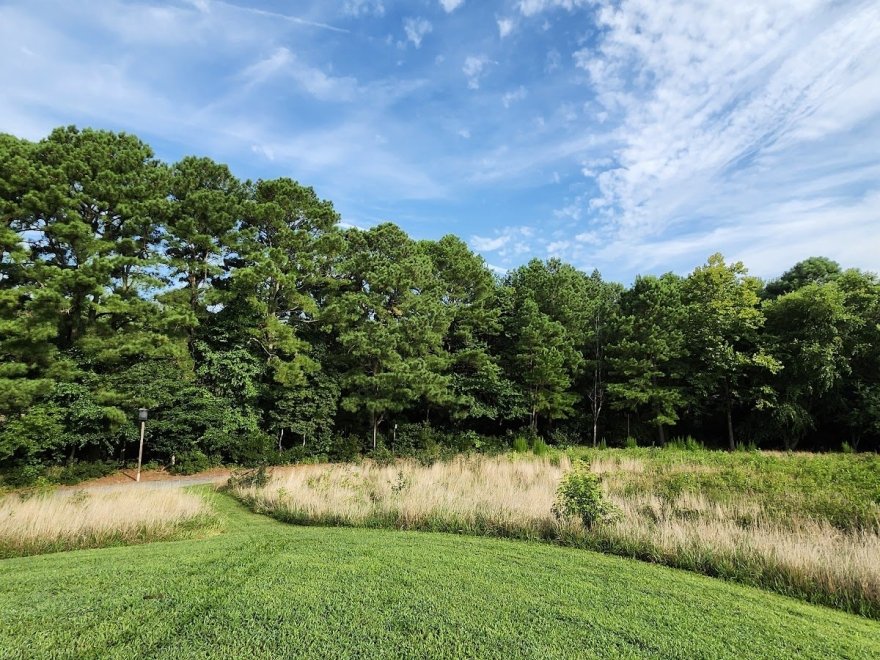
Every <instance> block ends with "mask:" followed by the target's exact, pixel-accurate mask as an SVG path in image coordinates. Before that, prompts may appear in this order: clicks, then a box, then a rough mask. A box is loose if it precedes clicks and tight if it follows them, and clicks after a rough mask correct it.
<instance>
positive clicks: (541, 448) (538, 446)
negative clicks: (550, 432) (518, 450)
mask: <svg viewBox="0 0 880 660" xmlns="http://www.w3.org/2000/svg"><path fill="white" fill-rule="evenodd" d="M532 453H533V454H534V455H535V456H546V455H547V454H548V453H550V447H549V446H548V445H547V443H546V442H544V439H543V438H535V439H534V440H533V441H532Z"/></svg>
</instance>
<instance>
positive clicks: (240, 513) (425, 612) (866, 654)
mask: <svg viewBox="0 0 880 660" xmlns="http://www.w3.org/2000/svg"><path fill="white" fill-rule="evenodd" d="M212 506H213V507H214V509H215V510H216V511H217V512H218V515H220V516H221V517H222V519H223V530H224V531H223V533H221V534H217V535H213V536H211V537H209V538H205V539H199V540H192V539H191V540H183V541H173V542H167V543H149V544H144V545H136V546H130V547H114V548H105V549H101V550H78V551H73V552H63V553H54V554H47V555H42V556H35V557H19V558H13V559H5V560H3V561H0V611H2V612H3V616H2V617H0V657H3V658H33V657H53V658H94V657H101V658H130V657H150V658H158V659H161V658H195V657H200V658H205V657H218V658H221V657H222V658H230V657H235V658H239V657H240V658H280V657H393V658H401V657H403V658H408V657H425V656H426V655H430V656H431V657H437V658H453V657H456V658H457V657H474V656H479V657H487V658H517V657H541V658H566V657H571V658H575V657H576V658H591V657H614V658H635V657H638V658H791V657H801V658H823V659H824V658H836V657H840V658H871V657H877V656H878V654H880V623H878V622H877V621H873V620H870V619H866V618H863V617H857V616H854V615H852V614H847V613H844V612H840V611H835V610H830V609H827V608H823V607H817V606H814V605H810V604H807V603H803V602H799V601H797V600H793V599H791V598H786V597H784V596H779V595H776V594H772V593H769V592H766V591H763V590H759V589H754V588H751V587H747V586H742V585H737V584H732V583H730V582H725V581H722V580H713V579H711V578H707V577H704V576H701V575H696V574H693V573H689V572H685V571H678V570H674V569H669V568H665V567H662V566H656V565H652V564H648V563H645V562H639V561H633V560H629V559H623V558H619V557H613V556H608V555H603V554H599V553H594V552H590V551H585V550H581V549H576V548H565V547H558V546H554V545H551V544H547V543H530V542H522V541H510V540H505V539H493V538H481V537H474V536H463V535H450V534H434V533H424V532H399V531H390V530H369V529H355V528H332V527H298V526H292V525H285V524H282V523H279V522H277V521H274V520H272V519H270V518H268V517H265V516H257V515H254V514H252V513H249V512H248V511H246V510H245V509H244V508H243V507H241V506H240V505H238V504H236V503H235V502H234V501H233V500H231V499H230V498H228V497H225V496H222V495H220V496H217V497H216V498H215V499H214V500H213V502H212Z"/></svg>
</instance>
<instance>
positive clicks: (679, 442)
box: [666, 435, 706, 451]
mask: <svg viewBox="0 0 880 660" xmlns="http://www.w3.org/2000/svg"><path fill="white" fill-rule="evenodd" d="M666 448H667V449H680V450H682V451H701V450H703V449H705V448H706V447H705V445H703V443H702V442H699V441H697V440H695V439H694V438H693V436H690V435H688V436H685V437H684V438H682V437H675V438H672V440H670V441H669V442H667V443H666Z"/></svg>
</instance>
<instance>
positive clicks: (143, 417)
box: [135, 408, 148, 482]
mask: <svg viewBox="0 0 880 660" xmlns="http://www.w3.org/2000/svg"><path fill="white" fill-rule="evenodd" d="M147 417H148V415H147V409H146V408H140V409H138V421H139V422H140V423H141V446H140V449H138V471H137V478H136V479H135V481H138V482H139V481H140V480H141V461H143V459H144V431H145V430H146V427H147Z"/></svg>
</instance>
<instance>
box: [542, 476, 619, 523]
mask: <svg viewBox="0 0 880 660" xmlns="http://www.w3.org/2000/svg"><path fill="white" fill-rule="evenodd" d="M616 514H617V509H616V508H615V506H614V505H613V504H612V503H611V502H610V501H609V500H608V498H607V497H606V496H605V493H604V492H602V482H601V480H600V479H599V476H598V475H596V474H593V473H592V472H590V464H589V463H587V462H585V461H579V462H578V463H576V464H575V466H574V467H573V468H572V469H571V470H570V471H569V472H568V473H566V474H565V476H564V477H562V481H561V482H560V483H559V488H558V489H557V490H556V502H555V503H554V504H553V515H554V516H556V519H557V520H565V519H567V518H580V520H581V522H583V524H584V527H586V528H587V529H591V528H592V527H593V526H594V525H596V524H601V523H604V522H609V521H611V520H612V519H613V518H614V517H615V515H616Z"/></svg>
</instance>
